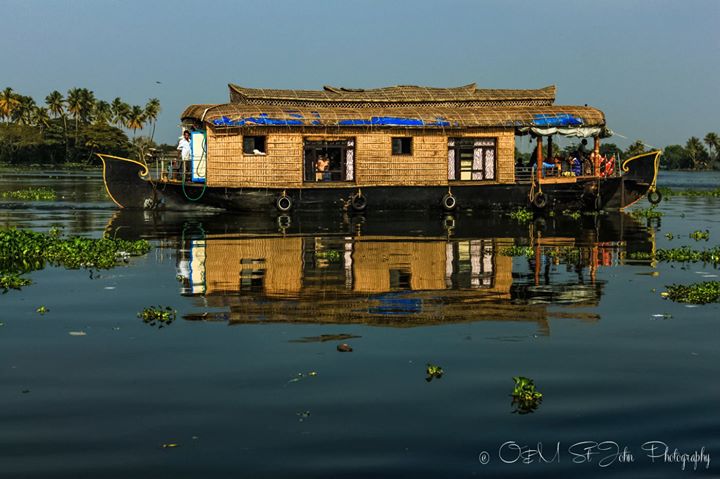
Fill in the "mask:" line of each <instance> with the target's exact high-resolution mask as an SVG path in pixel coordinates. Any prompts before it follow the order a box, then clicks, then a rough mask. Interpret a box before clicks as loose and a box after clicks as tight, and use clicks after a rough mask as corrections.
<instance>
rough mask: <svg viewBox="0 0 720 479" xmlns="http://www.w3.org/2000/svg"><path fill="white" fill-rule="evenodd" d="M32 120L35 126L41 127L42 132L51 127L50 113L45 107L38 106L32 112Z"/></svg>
mask: <svg viewBox="0 0 720 479" xmlns="http://www.w3.org/2000/svg"><path fill="white" fill-rule="evenodd" d="M31 118H32V123H33V125H35V126H38V127H40V131H41V132H42V131H43V130H44V129H45V128H47V127H49V126H50V113H49V111H48V109H47V108H45V107H42V106H36V107H35V108H34V109H33V111H32V117H31Z"/></svg>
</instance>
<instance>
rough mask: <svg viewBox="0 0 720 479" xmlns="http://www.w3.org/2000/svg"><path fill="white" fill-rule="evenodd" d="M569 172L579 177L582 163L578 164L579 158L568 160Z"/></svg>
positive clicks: (574, 157)
mask: <svg viewBox="0 0 720 479" xmlns="http://www.w3.org/2000/svg"><path fill="white" fill-rule="evenodd" d="M570 170H571V171H572V172H573V174H574V175H575V176H580V175H581V174H582V163H580V158H578V157H577V156H573V157H572V159H571V160H570Z"/></svg>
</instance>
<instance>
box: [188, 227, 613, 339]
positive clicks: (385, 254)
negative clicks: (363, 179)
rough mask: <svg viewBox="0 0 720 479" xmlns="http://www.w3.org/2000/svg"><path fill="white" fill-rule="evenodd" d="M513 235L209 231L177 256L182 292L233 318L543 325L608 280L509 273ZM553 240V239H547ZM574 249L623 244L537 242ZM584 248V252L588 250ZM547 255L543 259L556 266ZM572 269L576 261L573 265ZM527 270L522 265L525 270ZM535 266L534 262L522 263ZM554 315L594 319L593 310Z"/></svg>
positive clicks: (594, 296) (587, 299)
mask: <svg viewBox="0 0 720 479" xmlns="http://www.w3.org/2000/svg"><path fill="white" fill-rule="evenodd" d="M513 242H514V240H513V239H511V238H492V239H464V240H463V239H459V240H450V241H448V240H447V239H446V238H402V237H382V236H360V237H352V236H347V237H323V236H290V237H280V236H275V237H253V238H246V237H238V236H233V235H218V236H209V237H206V238H203V239H194V240H189V241H188V244H187V248H186V249H185V250H184V251H183V252H182V253H181V256H180V264H181V265H182V266H181V267H180V271H183V272H185V274H183V273H181V275H183V286H182V292H183V294H186V295H198V296H201V297H202V298H203V304H204V305H205V306H207V307H211V308H228V309H229V311H228V312H227V313H221V314H219V315H209V316H208V315H195V316H190V317H188V319H218V318H219V319H222V320H227V321H229V322H230V323H253V322H278V321H279V322H309V323H337V324H347V323H366V324H378V325H394V326H412V325H427V324H435V323H452V322H463V321H479V320H500V321H535V322H537V323H538V324H539V329H540V331H545V332H547V331H548V328H549V326H548V324H547V319H548V317H550V316H552V314H553V313H552V312H549V311H548V308H547V305H548V304H550V305H561V304H578V305H586V306H594V305H597V304H598V302H599V300H600V296H601V295H602V288H603V286H604V281H600V280H597V279H596V278H595V277H594V274H593V273H592V271H595V270H597V268H598V267H601V265H600V264H597V263H594V264H590V265H586V266H588V267H587V268H584V267H583V265H582V264H580V265H579V266H577V268H578V270H579V271H583V270H588V269H589V270H590V271H591V272H590V273H589V274H588V277H587V278H584V279H583V280H582V281H580V280H577V279H576V280H574V281H573V280H572V279H568V278H564V279H561V280H558V282H555V279H554V278H553V279H550V276H549V275H548V274H546V276H545V278H544V279H543V278H541V280H540V281H537V282H535V281H533V280H532V277H533V274H532V273H522V272H519V273H515V274H514V273H513V267H514V264H516V261H517V264H522V262H523V261H528V263H529V266H530V267H532V263H533V262H534V261H538V260H537V259H535V258H528V259H525V258H522V259H520V260H517V259H515V258H513V257H511V256H508V255H506V254H504V250H506V249H507V248H508V247H510V246H511V245H512V244H513ZM548 244H549V246H548ZM557 245H563V247H564V248H575V249H577V250H578V251H580V253H579V255H580V256H583V255H584V256H586V257H587V259H590V258H591V255H592V254H593V253H592V251H593V249H594V250H595V251H596V252H599V253H600V254H601V255H605V256H606V257H607V256H608V255H609V256H610V257H611V258H612V259H611V263H610V264H612V262H613V261H614V262H617V261H620V258H621V255H622V248H623V245H622V244H620V243H613V244H608V245H606V246H605V247H599V248H598V247H597V246H594V247H593V246H590V247H587V248H576V245H575V242H574V240H573V239H572V238H552V239H550V243H548V241H541V242H540V243H539V244H538V246H537V247H538V248H553V247H556V246H557ZM585 250H587V254H586V253H585ZM550 258H551V256H548V255H545V254H543V255H541V256H540V260H539V261H541V262H544V263H546V264H548V265H551V267H552V260H551V259H550ZM578 259H579V260H580V258H578ZM573 267H574V266H573ZM524 269H525V268H521V271H522V270H524ZM528 271H531V268H528ZM559 315H560V316H562V315H565V316H568V315H569V316H570V317H581V318H583V319H596V318H597V317H596V316H594V315H592V314H590V315H587V314H575V315H574V314H572V313H568V312H564V313H560V314H559Z"/></svg>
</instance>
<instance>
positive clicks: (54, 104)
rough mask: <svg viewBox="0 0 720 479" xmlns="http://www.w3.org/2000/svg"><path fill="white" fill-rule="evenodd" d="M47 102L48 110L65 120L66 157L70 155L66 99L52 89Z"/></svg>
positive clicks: (46, 98) (46, 99)
mask: <svg viewBox="0 0 720 479" xmlns="http://www.w3.org/2000/svg"><path fill="white" fill-rule="evenodd" d="M45 104H46V105H47V106H48V110H49V111H50V113H52V114H53V116H54V117H55V118H58V117H59V118H62V121H63V137H64V138H65V157H66V158H67V157H68V155H69V148H70V146H69V145H68V129H67V115H65V99H64V98H63V96H62V93H60V92H59V91H57V90H54V91H51V92H50V94H49V95H48V96H46V97H45Z"/></svg>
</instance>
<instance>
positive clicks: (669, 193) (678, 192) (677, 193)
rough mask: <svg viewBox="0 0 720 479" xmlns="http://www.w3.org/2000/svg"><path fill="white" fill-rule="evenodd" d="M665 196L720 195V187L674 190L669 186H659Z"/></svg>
mask: <svg viewBox="0 0 720 479" xmlns="http://www.w3.org/2000/svg"><path fill="white" fill-rule="evenodd" d="M658 190H659V191H660V193H661V194H662V195H663V197H664V198H666V199H667V198H671V197H673V196H691V197H692V196H707V197H715V198H717V197H720V188H715V189H711V190H673V189H672V188H668V187H660V188H658Z"/></svg>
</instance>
